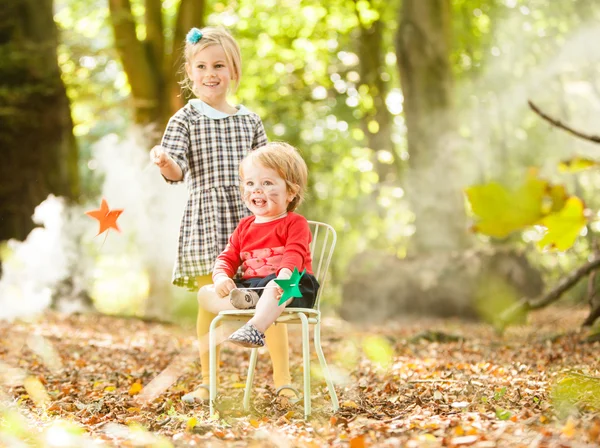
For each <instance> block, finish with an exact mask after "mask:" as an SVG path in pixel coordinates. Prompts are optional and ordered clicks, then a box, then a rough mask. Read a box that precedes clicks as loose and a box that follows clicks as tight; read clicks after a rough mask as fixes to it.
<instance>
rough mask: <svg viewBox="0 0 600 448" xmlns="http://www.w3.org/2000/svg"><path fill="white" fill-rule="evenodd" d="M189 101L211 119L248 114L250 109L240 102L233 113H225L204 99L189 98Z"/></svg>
mask: <svg viewBox="0 0 600 448" xmlns="http://www.w3.org/2000/svg"><path fill="white" fill-rule="evenodd" d="M189 103H190V104H191V105H192V107H193V108H194V109H196V110H197V111H198V112H200V113H201V114H202V115H204V116H205V117H208V118H212V119H213V120H220V119H222V118H228V117H233V116H236V115H250V111H249V110H248V109H247V108H246V106H243V105H241V104H240V105H239V106H238V111H237V112H236V113H235V114H227V113H225V112H221V111H220V110H217V109H215V108H214V107H212V106H209V105H208V104H206V103H205V102H204V101H202V100H200V99H197V98H195V99H192V100H190V101H189Z"/></svg>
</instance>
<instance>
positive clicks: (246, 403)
mask: <svg viewBox="0 0 600 448" xmlns="http://www.w3.org/2000/svg"><path fill="white" fill-rule="evenodd" d="M257 358H258V349H257V348H253V349H252V353H250V363H249V364H248V377H247V378H246V390H244V411H248V410H250V392H251V391H252V382H253V381H254V371H255V369H256V359H257Z"/></svg>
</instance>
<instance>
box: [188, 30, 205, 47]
mask: <svg viewBox="0 0 600 448" xmlns="http://www.w3.org/2000/svg"><path fill="white" fill-rule="evenodd" d="M200 39H202V31H200V30H199V29H198V28H192V29H191V30H189V31H188V33H187V35H186V36H185V40H186V41H188V42H189V43H190V44H197V43H198V42H199V41H200Z"/></svg>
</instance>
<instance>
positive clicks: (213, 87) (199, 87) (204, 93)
mask: <svg viewBox="0 0 600 448" xmlns="http://www.w3.org/2000/svg"><path fill="white" fill-rule="evenodd" d="M185 68H186V72H187V75H188V76H189V78H190V80H191V81H192V83H193V85H194V94H195V95H196V96H197V97H198V98H200V99H201V100H202V101H204V102H205V103H206V104H208V105H210V106H212V107H214V108H215V109H222V108H224V107H225V108H227V106H226V104H227V103H226V100H227V92H228V90H229V84H230V82H231V76H232V75H231V70H230V69H229V64H228V63H227V56H226V55H225V51H224V50H223V47H221V46H220V45H209V46H208V47H206V48H203V49H202V50H200V51H198V52H196V54H195V55H194V56H193V57H192V58H191V59H190V61H189V62H188V63H187V64H186V67H185Z"/></svg>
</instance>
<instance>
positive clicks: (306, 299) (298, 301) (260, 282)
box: [234, 274, 319, 308]
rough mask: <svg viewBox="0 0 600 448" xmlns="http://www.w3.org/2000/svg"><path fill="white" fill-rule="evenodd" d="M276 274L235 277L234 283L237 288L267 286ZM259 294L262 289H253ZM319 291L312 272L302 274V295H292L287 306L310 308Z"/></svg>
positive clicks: (260, 294)
mask: <svg viewBox="0 0 600 448" xmlns="http://www.w3.org/2000/svg"><path fill="white" fill-rule="evenodd" d="M276 278H277V275H275V274H271V275H267V276H266V277H254V278H247V279H236V280H234V281H235V284H236V285H237V287H238V288H257V287H262V286H267V283H269V282H270V281H271V280H273V279H276ZM255 291H256V292H257V293H258V295H259V296H262V293H263V291H264V289H255ZM318 291H319V282H318V281H317V279H316V278H315V276H314V275H312V274H304V275H303V276H302V278H301V279H300V292H301V293H302V297H294V299H293V300H292V301H291V303H290V304H289V305H288V307H293V308H312V307H314V306H315V300H316V299H317V292H318Z"/></svg>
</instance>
